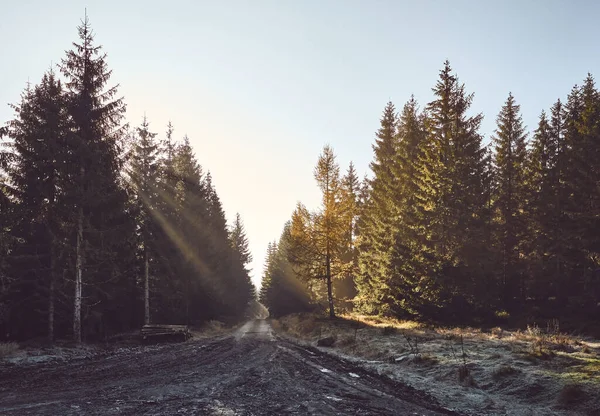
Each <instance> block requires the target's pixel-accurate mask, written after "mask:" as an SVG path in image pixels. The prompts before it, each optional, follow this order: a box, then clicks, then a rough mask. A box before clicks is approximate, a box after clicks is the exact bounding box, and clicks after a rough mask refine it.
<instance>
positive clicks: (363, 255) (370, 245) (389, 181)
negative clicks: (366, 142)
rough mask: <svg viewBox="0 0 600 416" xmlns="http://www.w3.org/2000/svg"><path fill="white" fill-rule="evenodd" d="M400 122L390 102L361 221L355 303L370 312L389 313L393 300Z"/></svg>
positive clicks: (381, 121)
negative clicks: (391, 279) (391, 283)
mask: <svg viewBox="0 0 600 416" xmlns="http://www.w3.org/2000/svg"><path fill="white" fill-rule="evenodd" d="M397 123H398V120H397V115H396V108H395V107H394V105H393V104H392V103H391V102H388V104H387V105H386V107H385V109H384V111H383V115H382V117H381V120H380V128H379V130H378V131H377V135H376V139H375V145H374V146H373V151H374V160H373V162H372V163H371V165H370V167H371V171H372V172H373V179H372V180H371V181H370V183H369V187H370V192H369V198H368V202H366V204H365V205H364V206H363V208H362V210H361V211H362V212H361V220H360V222H361V230H360V234H361V238H360V247H359V252H360V255H359V260H358V262H359V268H360V272H359V274H358V276H357V278H356V285H357V289H358V295H357V298H356V303H357V306H358V307H359V308H360V309H361V310H363V311H364V312H368V313H376V312H381V313H386V312H388V307H387V306H386V305H389V304H390V303H391V302H392V301H393V299H392V297H393V295H392V293H391V290H390V287H389V285H388V277H389V272H390V249H391V247H392V245H393V233H392V227H393V223H394V220H395V218H396V212H394V200H393V197H394V195H396V193H397V192H396V182H395V177H394V173H393V172H394V164H395V163H396V161H397V159H396V152H397V145H396V139H397V137H396V136H397Z"/></svg>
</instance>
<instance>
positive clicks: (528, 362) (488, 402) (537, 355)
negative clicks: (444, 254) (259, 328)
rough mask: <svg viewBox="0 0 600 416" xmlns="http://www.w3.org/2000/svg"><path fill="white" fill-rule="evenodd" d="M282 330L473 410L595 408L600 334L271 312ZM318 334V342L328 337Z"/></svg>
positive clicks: (597, 411)
mask: <svg viewBox="0 0 600 416" xmlns="http://www.w3.org/2000/svg"><path fill="white" fill-rule="evenodd" d="M272 325H273V328H274V329H275V330H276V332H277V333H279V334H281V335H282V336H283V337H288V338H290V339H296V340H300V341H301V342H304V343H306V344H307V345H315V346H316V345H317V342H318V340H319V339H321V340H324V341H329V342H328V343H329V344H332V346H331V347H318V348H319V349H320V350H321V351H324V352H328V353H330V354H334V355H338V356H341V357H345V358H346V359H349V360H353V361H354V362H355V363H356V365H360V366H361V367H363V368H365V369H368V370H370V371H375V372H377V373H378V374H381V375H385V376H387V377H390V378H391V379H393V380H396V381H400V382H402V383H404V384H407V385H410V386H413V387H415V388H416V389H418V390H421V391H425V392H427V393H429V394H430V395H432V396H433V397H435V398H436V399H437V400H438V401H439V402H440V403H442V404H443V405H444V406H446V407H448V408H453V409H456V410H457V411H460V412H462V413H466V414H473V415H600V342H598V341H597V340H592V339H582V338H577V337H574V336H569V335H565V334H561V333H560V332H559V331H557V330H552V329H551V328H547V329H544V330H541V329H540V328H537V327H533V328H529V329H528V330H526V331H505V330H502V329H500V328H495V329H494V330H492V331H489V332H483V331H481V330H479V329H472V328H466V329H465V328H463V329H459V328H426V327H423V326H421V325H419V324H417V323H415V322H399V321H394V320H383V319H377V318H367V317H360V316H347V317H345V318H342V319H337V320H334V321H331V320H329V319H326V318H321V317H316V316H314V315H308V314H299V315H290V316H287V317H284V318H282V319H279V320H273V322H272ZM328 343H327V342H325V344H328Z"/></svg>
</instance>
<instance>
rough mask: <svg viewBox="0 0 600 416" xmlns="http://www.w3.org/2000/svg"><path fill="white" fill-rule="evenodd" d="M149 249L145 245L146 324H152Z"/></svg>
mask: <svg viewBox="0 0 600 416" xmlns="http://www.w3.org/2000/svg"><path fill="white" fill-rule="evenodd" d="M148 263H149V262H148V249H147V248H146V246H145V245H144V324H146V325H149V324H150V281H149V269H150V266H149V264H148Z"/></svg>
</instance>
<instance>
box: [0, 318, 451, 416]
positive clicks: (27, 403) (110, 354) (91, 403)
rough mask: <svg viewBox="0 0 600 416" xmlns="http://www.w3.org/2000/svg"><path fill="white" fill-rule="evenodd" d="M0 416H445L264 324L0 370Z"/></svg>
mask: <svg viewBox="0 0 600 416" xmlns="http://www.w3.org/2000/svg"><path fill="white" fill-rule="evenodd" d="M0 414H10V415H288V414H289V415H308V414H310V415H440V414H449V412H447V411H443V410H442V409H439V408H437V407H436V406H435V405H434V404H433V403H432V402H431V400H430V399H428V398H427V397H425V396H424V395H422V394H419V393H418V392H416V391H414V390H411V389H410V388H408V387H406V386H403V385H400V384H395V383H393V382H391V381H389V380H388V379H384V378H381V377H378V376H375V375H372V374H369V373H367V372H365V371H363V370H361V369H360V368H357V367H355V366H354V365H352V364H350V363H347V362H344V361H341V360H339V359H337V358H333V357H331V356H329V355H327V354H323V353H322V352H320V351H318V350H317V349H313V348H310V347H302V346H298V345H295V344H293V343H291V342H288V341H285V340H282V339H279V338H277V337H276V336H274V335H273V333H272V331H271V328H270V326H269V324H268V322H267V321H265V320H253V321H249V322H248V323H246V324H245V325H244V326H243V327H242V328H240V329H239V330H238V331H236V332H235V333H234V334H233V335H232V336H226V337H219V338H214V339H210V340H201V341H200V340H194V341H189V342H186V343H181V344H166V345H158V346H140V347H133V348H121V349H113V350H111V351H107V352H106V353H104V354H101V355H96V356H93V357H90V358H79V359H72V360H68V361H64V362H46V363H37V364H35V363H34V364H18V365H17V364H6V363H4V364H0Z"/></svg>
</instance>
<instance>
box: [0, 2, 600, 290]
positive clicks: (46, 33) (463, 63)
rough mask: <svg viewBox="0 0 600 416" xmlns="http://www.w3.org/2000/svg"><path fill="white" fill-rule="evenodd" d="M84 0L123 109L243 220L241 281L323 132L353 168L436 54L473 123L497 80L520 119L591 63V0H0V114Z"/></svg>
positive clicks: (258, 264)
mask: <svg viewBox="0 0 600 416" xmlns="http://www.w3.org/2000/svg"><path fill="white" fill-rule="evenodd" d="M85 7H87V11H88V16H89V18H90V21H91V24H92V27H93V28H94V30H95V32H96V40H97V42H98V43H100V44H102V45H103V46H104V50H105V52H106V53H107V54H108V64H109V66H110V68H112V69H113V71H114V72H113V79H112V80H113V82H114V83H119V84H120V85H121V87H120V92H121V94H122V95H123V96H124V97H125V100H126V102H127V104H128V112H127V119H128V120H129V121H130V122H131V123H132V124H136V125H137V124H138V123H139V122H140V121H141V118H142V116H143V114H144V112H145V113H146V114H147V116H148V119H149V121H150V123H151V128H152V129H153V130H154V131H157V132H159V133H160V134H161V135H164V131H165V126H166V124H167V122H168V120H172V122H173V124H174V125H175V133H176V136H177V137H178V138H180V137H182V136H183V135H184V134H186V133H187V134H188V135H189V137H190V139H191V141H192V144H193V146H194V149H195V151H196V155H197V157H198V160H199V161H200V163H201V164H202V165H203V167H204V169H205V170H206V169H209V170H210V171H211V172H212V174H213V178H214V183H215V185H216V187H217V191H218V192H219V195H220V196H221V199H222V201H223V204H224V208H225V210H226V212H227V216H228V219H229V220H231V219H232V218H233V216H234V214H235V212H236V211H239V212H240V213H241V215H242V218H243V220H244V222H245V224H246V228H247V231H248V237H249V239H250V244H251V249H252V254H253V256H254V262H253V264H252V267H253V269H254V281H255V282H256V283H258V281H259V280H260V275H261V273H262V264H263V258H264V255H265V251H266V246H267V243H268V242H269V241H270V240H273V239H275V238H277V237H278V236H279V234H280V231H281V228H282V226H283V224H284V222H285V221H286V220H287V219H289V217H290V215H291V212H292V210H293V209H294V206H295V204H296V202H297V201H298V200H301V201H303V202H305V203H306V204H307V205H308V206H309V207H316V205H317V204H318V198H319V196H318V191H317V189H316V186H315V183H314V181H313V177H312V171H313V166H314V164H315V162H316V159H317V157H318V154H319V152H320V150H321V148H322V146H323V144H325V143H330V144H331V145H332V146H333V147H334V149H335V151H336V153H337V155H338V160H339V162H340V163H341V164H342V166H344V168H345V166H346V165H347V164H348V162H349V161H350V160H353V161H354V163H355V165H356V167H357V169H358V171H359V173H360V174H361V175H362V174H363V173H365V172H367V169H368V164H369V162H370V160H371V157H372V150H371V146H372V143H373V141H374V132H375V131H376V130H377V128H378V121H379V117H380V114H381V111H382V109H383V107H384V105H385V103H386V102H387V101H388V100H392V101H393V102H394V103H395V104H396V106H397V107H398V108H401V107H402V105H403V103H404V102H405V101H406V100H407V99H408V98H409V97H410V94H412V93H414V94H415V96H416V98H417V99H418V100H419V102H420V103H422V104H425V103H426V102H427V101H429V100H430V99H431V98H432V94H431V87H432V86H433V85H434V84H435V82H436V80H437V75H438V71H439V70H440V69H441V67H442V64H443V61H444V60H445V59H446V58H447V59H449V60H450V62H451V64H452V66H453V68H454V70H455V71H456V72H457V73H458V75H459V77H460V79H461V80H462V81H463V82H464V83H465V84H466V87H467V90H468V91H470V92H475V100H474V106H473V110H474V111H477V112H483V113H484V115H485V119H484V122H483V130H482V132H483V133H484V134H485V135H486V138H487V137H489V135H490V134H491V133H492V131H493V129H494V124H495V122H494V120H495V117H496V114H497V112H498V110H499V108H500V106H501V105H502V103H503V102H504V100H505V99H506V96H507V95H508V92H509V91H512V92H513V94H514V96H515V98H516V100H517V101H518V103H520V104H521V106H522V111H523V113H524V114H523V115H524V120H525V122H526V124H527V125H528V126H529V127H530V129H531V128H532V127H535V123H536V120H537V117H538V115H539V113H540V111H541V110H542V109H545V108H546V109H547V108H549V106H550V105H551V104H552V103H553V102H554V101H555V100H556V99H557V98H559V97H560V98H564V97H565V96H566V94H567V93H568V92H569V90H570V89H571V87H572V86H573V85H574V84H576V83H581V81H582V80H583V79H584V77H585V76H586V74H587V72H592V73H593V74H594V73H595V74H598V73H600V71H599V69H600V53H599V49H598V46H597V44H598V39H600V36H599V30H598V26H597V17H598V16H599V15H600V3H596V2H593V1H548V0H537V1H536V0H530V1H481V0H480V1H476V0H473V1H457V0H454V1H441V0H438V1H433V0H430V1H424V0H419V1H416V0H415V1H411V2H409V1H400V0H398V1H391V0H390V1H385V0H370V1H368V0H362V1H358V0H336V1H334V0H321V1H316V0H314V1H313V0H311V1H309V0H304V1H301V0H295V1H292V0H270V1H267V0H252V1H250V0H248V1H217V0H214V1H202V0H198V1H175V0H173V1H168V2H165V1H152V0H147V1H128V0H121V1H115V0H105V1H96V2H91V1H89V2H87V3H85V2H80V1H42V0H40V1H31V0H21V1H9V0H0V10H1V16H2V23H1V24H0V56H1V62H2V64H1V65H0V80H1V81H0V103H1V104H2V105H0V122H4V121H6V120H8V119H10V118H11V116H12V112H11V110H10V109H9V107H8V106H6V105H3V104H4V103H9V102H12V103H14V102H17V101H18V99H19V94H20V92H21V91H22V89H23V87H24V86H25V83H26V82H27V79H30V80H31V81H32V82H34V83H37V82H38V81H39V79H40V78H41V76H42V74H43V72H44V71H45V70H46V69H47V68H48V67H49V66H50V63H51V62H54V63H56V62H58V61H59V60H60V59H61V58H62V57H63V54H64V51H65V50H66V49H68V48H69V47H70V44H71V42H72V41H74V40H76V36H77V32H76V29H75V28H76V26H77V24H78V23H79V20H80V18H81V17H82V16H83V13H84V8H85Z"/></svg>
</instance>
